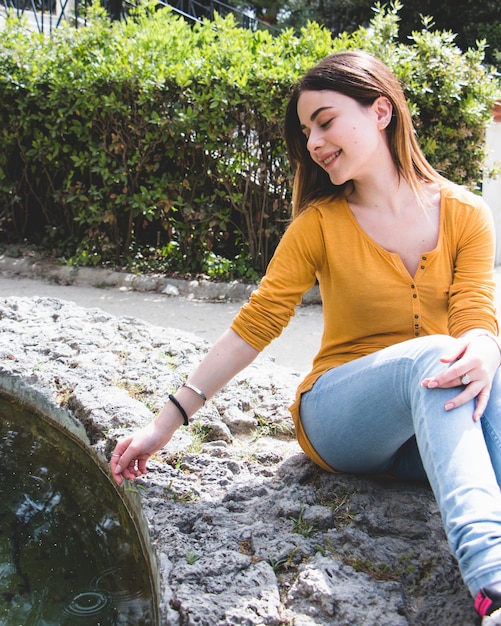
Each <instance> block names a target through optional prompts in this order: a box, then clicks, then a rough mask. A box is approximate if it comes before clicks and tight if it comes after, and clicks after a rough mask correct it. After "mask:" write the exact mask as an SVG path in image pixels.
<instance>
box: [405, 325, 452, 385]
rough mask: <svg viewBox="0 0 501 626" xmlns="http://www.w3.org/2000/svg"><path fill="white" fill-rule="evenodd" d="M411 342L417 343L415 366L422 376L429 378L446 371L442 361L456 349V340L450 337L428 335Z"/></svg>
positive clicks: (414, 355)
mask: <svg viewBox="0 0 501 626" xmlns="http://www.w3.org/2000/svg"><path fill="white" fill-rule="evenodd" d="M411 341H412V342H415V344H414V348H415V349H416V350H415V352H414V354H413V359H414V365H415V366H416V367H417V368H418V370H419V375H420V376H425V375H426V376H428V375H433V374H436V373H437V372H438V371H441V370H443V369H444V367H445V365H444V363H443V362H442V361H441V360H440V359H441V358H442V357H443V356H444V355H445V354H447V353H448V352H450V351H452V350H453V349H454V343H455V341H456V339H455V338H454V337H451V336H449V335H428V336H426V337H419V338H417V339H412V340H411Z"/></svg>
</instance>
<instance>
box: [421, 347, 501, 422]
mask: <svg viewBox="0 0 501 626" xmlns="http://www.w3.org/2000/svg"><path fill="white" fill-rule="evenodd" d="M440 360H441V361H442V363H452V364H453V365H451V366H450V367H448V368H447V369H445V370H444V371H443V372H441V373H440V374H437V376H434V377H433V378H426V379H425V380H423V382H422V385H423V387H427V388H428V389H435V388H437V387H442V388H450V387H459V386H463V390H462V391H461V392H460V393H458V395H457V396H455V397H454V398H452V399H451V400H449V401H448V402H447V403H446V404H445V406H444V408H445V410H446V411H451V410H452V409H456V408H457V407H459V406H461V405H463V404H465V403H466V402H469V401H470V400H472V399H473V398H476V399H477V402H476V404H475V410H474V411H473V420H474V421H475V422H477V421H478V420H479V419H480V418H481V417H482V415H483V413H484V411H485V409H486V407H487V403H488V402H489V396H490V392H491V387H492V381H493V379H494V375H495V374H496V371H497V369H498V367H499V364H500V363H499V360H500V351H499V348H498V346H497V342H496V340H495V339H494V338H493V337H491V336H489V335H465V336H463V337H460V338H459V339H458V340H457V349H456V350H454V351H453V352H451V353H449V354H446V355H444V356H442V358H441V359H440Z"/></svg>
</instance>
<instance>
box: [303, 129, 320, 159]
mask: <svg viewBox="0 0 501 626" xmlns="http://www.w3.org/2000/svg"><path fill="white" fill-rule="evenodd" d="M323 143H324V141H323V138H322V136H321V134H320V133H319V132H317V131H314V130H313V129H312V130H311V132H310V134H309V136H308V140H307V142H306V149H307V150H308V152H309V153H310V154H311V155H313V154H315V152H316V151H317V150H318V149H319V148H320V147H321V146H322V145H323Z"/></svg>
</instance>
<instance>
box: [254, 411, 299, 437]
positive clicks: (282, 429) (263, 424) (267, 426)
mask: <svg viewBox="0 0 501 626" xmlns="http://www.w3.org/2000/svg"><path fill="white" fill-rule="evenodd" d="M278 435H287V436H293V435H294V431H293V429H292V428H291V427H290V426H289V425H288V424H286V423H284V422H273V421H271V420H268V419H266V418H265V417H263V416H261V415H258V416H257V428H256V430H255V431H254V438H255V439H259V438H260V437H277V436H278Z"/></svg>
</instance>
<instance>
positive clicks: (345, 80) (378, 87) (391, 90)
mask: <svg viewBox="0 0 501 626" xmlns="http://www.w3.org/2000/svg"><path fill="white" fill-rule="evenodd" d="M323 90H332V91H337V92H339V93H341V94H343V95H346V96H349V97H350V98H353V99H354V100H356V101H357V102H359V103H360V104H361V105H362V106H367V107H368V106H370V105H371V104H372V103H373V102H374V101H375V100H376V99H377V98H378V97H379V96H385V97H386V98H388V100H389V101H390V102H391V104H392V107H393V114H392V119H391V122H390V124H389V125H388V126H387V127H386V129H385V132H386V133H387V134H388V140H389V146H390V151H391V155H392V157H393V160H394V162H395V165H396V167H397V169H398V171H399V173H400V175H401V176H402V177H403V178H404V179H405V180H406V181H407V182H408V183H409V185H410V187H411V189H412V190H413V192H414V193H415V194H416V196H417V197H418V198H420V197H422V192H421V189H422V186H421V183H423V182H433V181H441V180H444V179H443V178H442V177H441V176H440V174H438V172H437V171H436V170H435V169H433V167H432V166H431V165H430V164H429V163H428V161H427V160H426V157H425V156H424V154H423V153H422V151H421V149H420V148H419V145H418V143H417V140H416V137H415V131H414V127H413V124H412V120H411V115H410V112H409V107H408V106H407V102H406V100H405V96H404V93H403V90H402V87H401V86H400V83H399V82H398V80H397V79H396V77H395V76H394V75H393V74H392V73H391V71H390V70H389V69H388V67H387V66H386V65H385V64H384V63H383V62H382V61H380V60H379V59H377V58H376V57H374V56H372V55H370V54H368V53H367V52H363V51H361V50H351V51H347V52H338V53H335V54H332V55H330V56H328V57H326V58H325V59H323V60H322V61H320V63H318V64H317V65H316V66H315V67H313V68H312V69H311V70H309V71H308V72H307V73H306V74H305V75H304V76H303V78H302V79H301V80H300V81H299V82H298V84H297V85H296V86H295V88H294V90H293V92H292V94H291V97H290V100H289V102H288V105H287V110H286V114H285V141H286V144H287V150H288V154H289V160H290V163H291V166H292V168H293V169H294V170H295V178H294V189H293V194H292V206H293V217H297V215H299V214H300V213H301V212H302V211H304V210H305V209H306V208H307V206H308V204H310V203H311V202H312V201H314V200H317V199H319V198H326V197H339V196H342V195H344V193H345V187H346V185H347V184H349V183H344V184H343V185H339V186H338V185H333V184H332V183H331V181H330V179H329V176H328V175H327V173H326V172H325V171H324V170H323V169H322V168H320V167H319V166H318V165H317V164H316V163H315V162H314V161H313V160H312V158H311V157H310V155H309V153H308V150H307V148H306V137H305V135H304V134H303V132H302V130H301V127H300V122H299V118H298V114H297V104H298V99H299V96H300V95H301V93H302V92H303V91H323Z"/></svg>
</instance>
